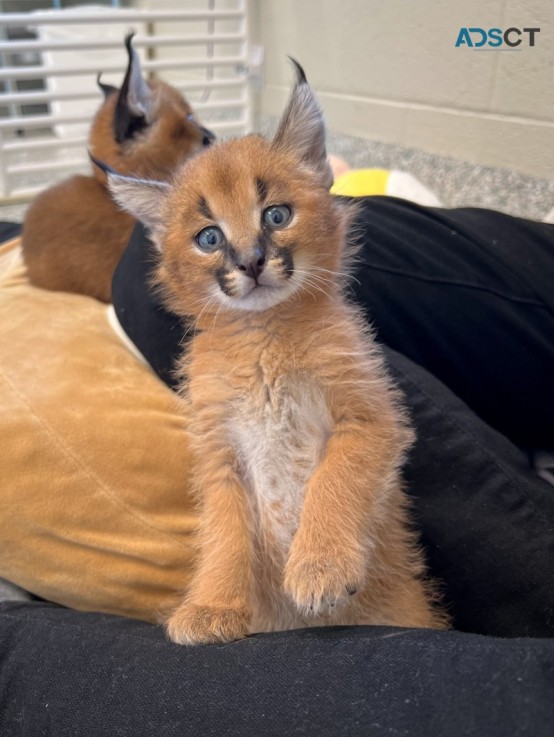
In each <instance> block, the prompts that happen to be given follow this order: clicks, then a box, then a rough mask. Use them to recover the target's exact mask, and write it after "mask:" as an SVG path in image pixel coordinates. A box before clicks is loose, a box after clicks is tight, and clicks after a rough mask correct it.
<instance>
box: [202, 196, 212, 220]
mask: <svg viewBox="0 0 554 737" xmlns="http://www.w3.org/2000/svg"><path fill="white" fill-rule="evenodd" d="M198 209H199V210H200V213H201V214H202V215H203V216H204V217H205V218H206V219H207V220H215V218H214V216H213V215H212V211H211V210H210V208H209V206H208V203H207V202H206V200H205V199H204V198H203V197H201V198H200V202H199V203H198Z"/></svg>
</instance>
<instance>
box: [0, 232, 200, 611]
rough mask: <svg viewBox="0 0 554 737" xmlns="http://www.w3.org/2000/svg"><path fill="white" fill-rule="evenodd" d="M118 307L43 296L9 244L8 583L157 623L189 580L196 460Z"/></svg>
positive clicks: (4, 290) (0, 320)
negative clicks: (126, 340) (126, 339)
mask: <svg viewBox="0 0 554 737" xmlns="http://www.w3.org/2000/svg"><path fill="white" fill-rule="evenodd" d="M106 309H107V308H106V305H103V304H101V303H100V302H97V301H96V300H94V299H91V298H89V297H83V296H79V295H73V294H65V293H62V292H47V291H44V290H42V289H38V288H36V287H33V286H31V285H30V284H29V283H28V281H27V279H26V277H25V271H24V268H23V266H22V262H21V256H20V249H19V245H18V243H17V241H12V242H11V243H10V244H7V245H4V246H0V464H1V469H2V470H1V474H0V478H1V482H0V488H1V493H0V540H1V543H0V548H1V554H0V576H1V577H4V578H7V579H8V580H10V581H12V582H13V583H16V584H17V585H19V586H22V587H23V588H25V589H27V590H29V591H31V592H33V593H35V594H38V595H39V596H42V597H44V598H46V599H49V600H51V601H55V602H58V603H60V604H64V605H66V606H69V607H73V608H76V609H83V610H97V611H103V612H111V613H115V614H122V615H127V616H132V617H138V618H141V619H145V620H150V621H154V620H156V618H157V614H158V611H159V610H160V608H162V607H164V606H165V605H166V604H167V603H168V600H170V599H171V598H172V597H173V596H174V595H175V594H176V593H177V592H181V591H182V590H183V588H184V587H185V586H186V585H187V583H188V581H189V579H190V574H191V570H192V564H193V554H194V546H193V533H194V531H195V529H196V526H197V517H196V513H195V510H194V506H193V503H192V499H191V495H190V489H189V481H188V479H189V470H190V463H191V458H190V453H189V447H188V443H187V434H186V432H185V430H184V428H183V418H182V417H181V415H180V414H179V413H178V411H177V399H176V396H175V394H174V393H173V392H171V391H170V390H169V389H168V388H167V387H166V386H165V385H164V384H163V383H162V382H161V381H160V380H159V379H158V378H157V377H156V376H155V375H154V374H153V373H152V372H151V371H150V369H149V368H148V367H147V366H145V365H144V364H142V363H141V362H140V361H139V360H138V359H137V358H135V357H134V356H133V355H132V354H131V353H130V351H129V350H128V349H127V348H126V347H125V346H124V345H123V344H122V342H121V341H120V340H119V339H118V338H117V336H116V335H115V333H114V332H113V331H112V329H111V328H110V326H109V324H108V320H107V315H106Z"/></svg>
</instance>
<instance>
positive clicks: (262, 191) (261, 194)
mask: <svg viewBox="0 0 554 737" xmlns="http://www.w3.org/2000/svg"><path fill="white" fill-rule="evenodd" d="M256 190H257V192H258V201H259V202H264V200H265V198H266V197H267V184H266V182H264V180H263V179H256Z"/></svg>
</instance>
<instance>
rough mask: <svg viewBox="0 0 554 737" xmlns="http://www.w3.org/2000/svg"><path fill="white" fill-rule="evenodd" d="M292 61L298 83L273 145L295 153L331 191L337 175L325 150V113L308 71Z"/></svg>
mask: <svg viewBox="0 0 554 737" xmlns="http://www.w3.org/2000/svg"><path fill="white" fill-rule="evenodd" d="M289 58H290V57H289ZM290 60H291V61H292V63H293V65H294V68H295V71H296V84H295V87H294V90H293V91H292V94H291V96H290V99H289V101H288V103H287V106H286V108H285V112H284V113H283V115H282V117H281V120H280V122H279V125H278V127H277V132H276V134H275V136H274V138H273V145H274V146H277V147H279V148H286V149H289V150H290V151H295V152H296V153H297V154H298V155H299V156H300V158H301V159H302V160H303V161H304V162H305V163H306V164H308V166H310V167H311V168H312V169H313V170H314V171H315V172H316V174H317V175H318V177H319V179H320V181H321V184H322V185H323V186H324V187H325V188H326V189H330V187H331V185H332V184H333V174H332V172H331V168H330V166H329V163H328V161H327V152H326V150H325V123H324V121H323V113H322V111H321V108H320V106H319V103H318V101H317V100H316V98H315V95H314V93H313V91H312V88H311V87H310V85H309V84H308V81H307V79H306V75H305V74H304V70H303V69H302V67H301V66H300V64H299V63H298V62H297V61H295V60H294V59H292V58H291V59H290Z"/></svg>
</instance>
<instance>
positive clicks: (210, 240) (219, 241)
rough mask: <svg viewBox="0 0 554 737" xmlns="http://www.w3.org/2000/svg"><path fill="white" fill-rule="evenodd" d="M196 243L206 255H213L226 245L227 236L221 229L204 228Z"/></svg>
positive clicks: (213, 227) (213, 226)
mask: <svg viewBox="0 0 554 737" xmlns="http://www.w3.org/2000/svg"><path fill="white" fill-rule="evenodd" d="M196 242H197V243H198V247H199V248H200V250H202V251H205V252H206V253H213V252H214V251H217V249H218V248H221V246H222V245H223V244H224V243H225V236H224V235H223V231H222V230H221V228H218V227H217V226H215V225H211V226H210V227H209V228H204V230H201V231H200V233H198V235H197V236H196Z"/></svg>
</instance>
